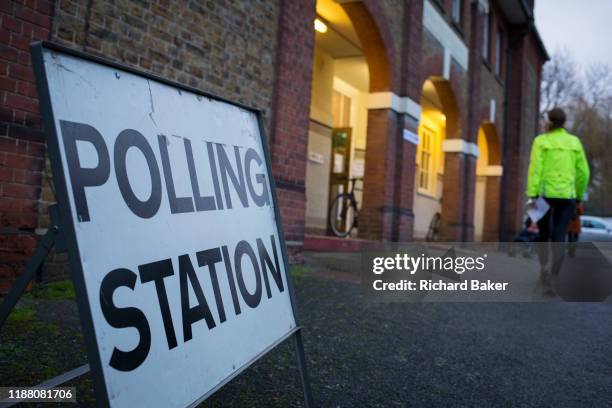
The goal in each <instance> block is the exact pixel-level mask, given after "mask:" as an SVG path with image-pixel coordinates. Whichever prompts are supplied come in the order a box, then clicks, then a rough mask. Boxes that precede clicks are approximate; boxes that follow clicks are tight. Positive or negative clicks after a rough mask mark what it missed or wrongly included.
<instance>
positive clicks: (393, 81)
mask: <svg viewBox="0 0 612 408" xmlns="http://www.w3.org/2000/svg"><path fill="white" fill-rule="evenodd" d="M342 7H343V9H344V10H345V12H346V14H347V15H348V17H349V18H350V20H351V23H352V24H353V26H354V28H355V31H356V33H357V35H358V36H359V40H360V42H361V46H362V49H363V53H364V55H365V57H366V61H367V63H368V68H369V73H370V92H371V93H376V92H397V90H398V88H399V82H400V81H399V75H398V71H397V70H394V69H392V67H394V66H397V57H396V52H395V49H394V48H393V45H392V44H393V41H392V38H391V33H390V32H389V29H388V27H387V25H386V24H385V23H384V22H385V21H386V18H385V16H384V12H383V10H382V5H381V4H380V2H379V1H364V2H347V3H343V4H342ZM366 146H367V148H366V163H365V175H364V184H363V185H364V191H363V204H362V208H361V212H360V216H359V217H360V220H359V222H360V224H359V235H360V236H361V237H364V238H368V239H377V240H378V239H381V240H385V241H391V240H397V239H398V238H399V236H400V235H401V234H400V232H399V231H400V230H402V229H403V230H407V229H408V228H411V223H412V218H411V217H412V215H411V214H410V219H402V218H406V217H405V215H406V214H403V215H404V217H403V216H402V213H401V211H398V207H399V206H398V197H397V195H398V192H397V191H398V188H399V186H398V184H400V183H397V178H398V176H399V175H398V164H400V163H401V162H402V154H403V146H402V144H401V126H400V121H399V115H398V113H397V112H395V111H393V110H392V109H390V108H382V109H370V110H368V129H367V141H366ZM413 154H414V153H412V155H413ZM408 156H410V154H408ZM406 227H408V228H406ZM403 235H404V236H406V235H411V231H409V232H408V233H404V234H403Z"/></svg>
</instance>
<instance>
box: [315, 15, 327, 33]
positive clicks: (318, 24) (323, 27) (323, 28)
mask: <svg viewBox="0 0 612 408" xmlns="http://www.w3.org/2000/svg"><path fill="white" fill-rule="evenodd" d="M314 28H315V30H317V31H318V32H320V33H321V34H323V33H325V32H327V24H325V23H324V22H323V21H322V20H321V19H319V18H315V21H314Z"/></svg>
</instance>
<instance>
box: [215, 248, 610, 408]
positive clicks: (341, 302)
mask: <svg viewBox="0 0 612 408" xmlns="http://www.w3.org/2000/svg"><path fill="white" fill-rule="evenodd" d="M307 259H308V260H309V264H310V265H313V264H316V265H318V266H317V269H314V270H313V271H311V272H310V273H309V272H305V273H303V276H300V277H298V279H297V285H296V286H297V297H298V307H299V310H298V312H299V318H300V320H301V323H302V324H303V325H304V326H305V327H306V330H305V346H306V352H307V356H308V359H309V368H310V372H311V377H312V382H313V391H314V394H315V398H316V401H317V403H318V405H319V406H323V407H395V406H398V407H401V406H414V407H490V406H502V407H513V406H521V407H572V408H575V407H612V305H610V304H569V303H557V302H551V303H523V304H521V303H487V304H471V303H462V304H461V303H459V304H458V303H453V304H451V303H430V304H423V303H389V304H383V303H374V302H369V301H366V300H365V299H364V298H363V297H362V296H361V293H360V287H359V285H358V284H356V283H354V282H351V278H350V276H351V275H354V272H353V271H354V270H353V269H351V268H350V267H349V268H346V265H350V263H348V264H347V263H346V262H342V260H340V262H338V263H337V264H338V265H345V268H344V269H345V270H338V271H337V272H338V273H335V271H331V270H327V271H322V270H321V268H320V267H319V266H320V263H319V262H318V260H317V259H314V258H313V256H307ZM337 269H342V266H340V267H338V268H337ZM335 276H337V277H338V279H334V277H335ZM292 357H293V355H292V348H291V344H287V345H285V346H283V347H281V348H279V349H278V350H276V351H274V352H273V353H271V354H270V355H269V356H267V357H265V358H264V359H263V360H262V361H261V362H258V363H257V364H256V365H255V366H254V367H253V368H252V369H249V370H248V371H247V372H246V373H245V374H243V375H242V376H240V377H239V378H238V379H236V380H235V381H233V382H232V383H230V384H229V385H228V386H227V387H225V388H224V389H222V390H221V391H220V392H219V393H217V394H216V395H215V396H213V398H212V399H211V400H209V401H208V402H207V403H206V404H205V406H253V405H254V406H295V405H300V404H301V401H300V398H301V397H300V383H299V380H298V377H297V371H296V369H295V364H294V362H293V360H292Z"/></svg>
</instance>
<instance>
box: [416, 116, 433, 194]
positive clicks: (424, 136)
mask: <svg viewBox="0 0 612 408" xmlns="http://www.w3.org/2000/svg"><path fill="white" fill-rule="evenodd" d="M420 130H421V131H420V139H421V140H420V143H419V153H418V155H417V158H418V160H419V177H418V187H419V191H421V192H424V193H427V194H433V193H434V187H435V177H436V175H435V173H434V170H435V167H434V149H435V137H436V136H435V133H434V131H433V130H431V129H430V128H428V127H427V126H424V125H423V126H421V128H420Z"/></svg>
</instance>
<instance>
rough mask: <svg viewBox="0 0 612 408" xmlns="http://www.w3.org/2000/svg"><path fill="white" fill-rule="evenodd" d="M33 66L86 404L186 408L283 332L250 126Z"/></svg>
mask: <svg viewBox="0 0 612 408" xmlns="http://www.w3.org/2000/svg"><path fill="white" fill-rule="evenodd" d="M32 54H33V63H34V68H35V72H36V76H37V81H38V85H39V94H40V101H41V110H42V112H43V116H44V119H45V126H46V128H47V131H48V133H49V142H48V143H49V156H50V159H51V161H52V166H53V170H54V178H55V185H56V192H57V199H58V203H59V205H60V210H61V221H62V223H61V224H62V225H61V228H62V230H63V233H64V236H65V239H66V242H67V244H68V247H69V256H70V262H71V265H70V267H71V273H72V275H73V279H74V281H75V285H76V288H77V296H78V298H79V308H80V314H81V318H82V321H83V327H84V330H85V334H86V340H87V343H88V351H89V359H90V365H91V367H92V371H93V373H94V376H95V379H96V389H97V397H98V398H99V401H101V402H102V403H103V404H108V405H110V406H117V407H131V406H163V407H184V406H189V405H192V404H194V403H197V402H198V401H201V400H202V399H203V398H205V397H206V396H208V395H209V394H210V393H212V392H214V390H216V389H217V388H218V387H220V386H221V385H222V384H224V383H225V382H226V381H228V379H231V378H232V376H234V375H235V374H236V373H238V372H240V371H241V370H242V369H244V368H245V367H247V366H248V365H249V364H250V363H251V362H253V361H254V360H255V359H257V358H258V357H259V356H261V355H262V354H263V353H265V352H266V351H267V350H269V349H270V348H271V347H274V346H275V345H276V344H278V343H279V342H280V341H282V340H284V339H285V338H287V337H288V336H290V335H291V334H292V333H294V332H295V330H296V321H295V318H294V312H293V303H292V297H291V287H290V282H289V281H288V273H287V270H286V262H285V257H286V254H285V249H284V240H283V237H282V231H281V230H280V225H279V221H278V209H277V205H276V199H275V194H274V189H273V183H272V180H271V174H270V167H269V159H268V155H267V148H266V145H265V140H264V135H263V134H262V130H261V129H262V127H261V120H260V117H259V114H258V112H256V111H254V110H251V109H248V108H246V107H243V106H240V105H237V104H234V103H231V102H227V101H223V100H220V99H218V98H215V97H211V96H208V95H204V94H202V93H199V92H197V91H195V90H193V89H190V88H186V87H183V86H179V85H176V84H173V83H171V82H168V81H165V80H163V79H161V78H156V77H153V76H150V75H146V74H142V73H140V72H137V71H135V70H131V69H128V68H125V67H122V66H120V65H116V64H113V63H109V62H106V61H103V60H101V59H97V58H94V57H89V56H84V55H83V54H80V53H76V52H74V51H70V50H67V49H65V48H62V47H59V46H56V45H53V44H46V43H37V44H34V45H33V46H32Z"/></svg>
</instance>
